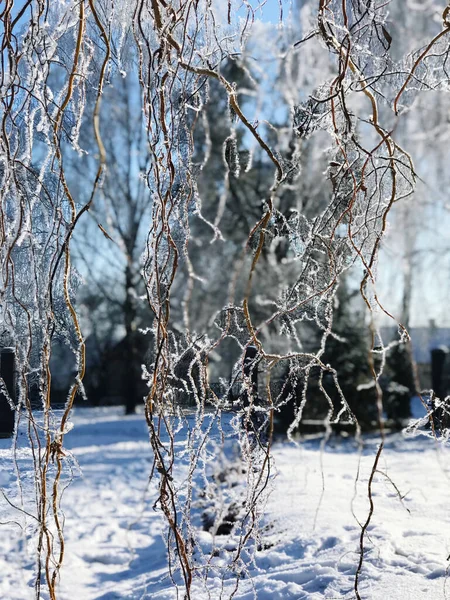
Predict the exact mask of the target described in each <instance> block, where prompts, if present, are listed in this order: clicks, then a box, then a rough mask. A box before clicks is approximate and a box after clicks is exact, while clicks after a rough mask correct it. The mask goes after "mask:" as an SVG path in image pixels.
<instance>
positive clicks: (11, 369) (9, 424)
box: [0, 348, 15, 437]
mask: <svg viewBox="0 0 450 600" xmlns="http://www.w3.org/2000/svg"><path fill="white" fill-rule="evenodd" d="M0 374H1V376H2V379H3V381H4V382H5V385H6V389H7V391H8V394H9V397H10V398H11V400H12V401H13V403H14V404H15V356H14V350H13V349H12V348H2V349H1V350H0ZM14 415H15V413H14V410H13V409H12V407H11V405H10V403H9V402H8V398H7V397H6V395H5V394H4V393H2V392H1V391H0V437H11V436H12V434H13V431H14Z"/></svg>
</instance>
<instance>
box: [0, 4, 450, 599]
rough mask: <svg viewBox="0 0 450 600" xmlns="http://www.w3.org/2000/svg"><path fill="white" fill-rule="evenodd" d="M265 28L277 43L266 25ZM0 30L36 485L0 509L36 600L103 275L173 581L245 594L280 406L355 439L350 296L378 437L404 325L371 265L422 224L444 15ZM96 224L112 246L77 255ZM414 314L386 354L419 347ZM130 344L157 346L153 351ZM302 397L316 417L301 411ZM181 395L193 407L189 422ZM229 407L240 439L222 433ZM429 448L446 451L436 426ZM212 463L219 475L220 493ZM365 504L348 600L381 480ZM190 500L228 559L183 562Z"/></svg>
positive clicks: (52, 568) (40, 12) (23, 486)
mask: <svg viewBox="0 0 450 600" xmlns="http://www.w3.org/2000/svg"><path fill="white" fill-rule="evenodd" d="M400 4H401V5H402V6H400ZM269 5H273V6H270V7H269ZM269 8H270V10H271V11H272V12H271V15H274V14H277V20H278V25H274V24H270V23H268V21H267V20H261V15H264V14H265V11H268V10H269ZM0 10H1V16H2V30H1V33H2V54H1V60H2V65H1V113H0V114H1V144H0V152H1V154H0V178H1V189H2V196H1V212H0V253H1V254H0V256H1V270H0V277H1V285H0V291H1V304H0V335H1V345H2V346H7V347H12V348H14V350H15V353H16V360H17V372H18V378H17V401H16V402H17V405H14V404H13V401H12V400H11V403H12V407H13V409H14V410H15V418H16V427H15V432H16V435H15V437H14V440H13V447H14V448H15V449H16V454H15V456H16V458H17V453H19V452H21V451H23V446H24V442H23V441H22V440H20V443H19V440H18V438H17V432H18V430H19V426H20V424H21V423H22V422H26V424H27V434H28V440H27V442H26V444H25V446H26V447H27V448H28V449H29V451H30V452H31V455H32V458H33V465H34V467H33V469H34V476H33V477H32V478H31V479H26V480H23V478H22V474H21V472H20V469H19V467H18V466H17V468H16V474H17V486H18V487H17V492H15V493H14V496H13V497H12V499H9V497H8V496H7V495H5V496H4V497H5V499H6V502H7V503H8V509H9V510H12V508H14V511H13V512H14V517H13V519H14V520H15V521H17V522H18V523H19V525H20V526H21V527H24V528H25V530H26V532H27V535H31V536H32V539H33V540H34V543H35V544H36V561H37V568H36V580H35V589H36V597H37V598H40V597H41V594H44V595H43V597H47V594H48V597H49V598H50V599H51V600H56V598H57V597H58V581H59V575H60V570H61V567H62V565H63V561H64V553H65V546H64V513H63V509H64V496H63V492H64V489H65V487H66V486H67V485H69V483H70V481H71V479H72V477H73V469H74V466H75V465H74V459H73V458H72V457H71V456H70V454H68V453H67V452H66V451H65V450H64V441H65V436H66V435H67V434H68V432H69V431H70V428H71V422H70V415H71V411H72V408H73V405H74V402H75V399H76V397H78V396H80V395H81V396H83V395H84V394H85V390H84V386H83V380H84V378H85V371H86V358H85V350H86V349H85V334H84V333H83V330H82V327H81V325H80V316H79V312H78V310H79V311H80V312H82V311H83V308H82V306H81V304H80V303H79V307H78V306H77V292H78V291H79V292H80V294H83V292H82V289H81V287H80V286H81V276H80V275H79V272H81V271H83V273H87V275H86V276H85V278H86V279H87V280H88V281H89V280H90V278H91V280H95V278H96V277H98V273H100V272H102V270H103V272H106V273H108V272H109V273H112V272H113V269H114V268H117V269H118V270H119V272H120V273H121V274H120V275H119V276H118V277H120V279H118V280H117V281H120V282H122V283H121V284H120V285H121V286H122V287H121V290H120V292H118V291H117V289H116V288H115V286H114V285H112V286H110V285H109V284H105V280H100V279H99V281H98V286H99V288H100V289H101V288H102V287H103V292H104V294H105V297H111V298H112V299H113V300H114V302H115V303H116V304H117V306H120V307H121V310H123V314H124V315H125V316H124V321H123V327H124V329H125V330H126V333H127V334H128V335H127V339H128V342H127V343H128V346H127V347H126V351H127V353H128V354H130V355H134V356H139V359H140V362H141V364H142V372H135V371H133V370H132V371H131V372H130V389H132V390H133V394H134V395H135V394H138V389H139V388H138V382H139V381H141V379H142V377H144V379H145V381H146V385H147V388H146V389H147V393H146V395H145V397H144V398H143V399H142V402H143V404H144V406H145V417H146V421H147V424H148V430H149V440H150V444H151V447H152V450H153V456H154V462H153V467H152V470H151V477H153V478H154V479H157V480H158V482H159V497H158V498H155V499H154V502H155V508H156V509H157V510H159V511H160V512H161V514H162V516H163V518H164V519H165V522H166V526H167V551H168V564H169V570H170V573H171V577H172V580H173V584H174V586H176V587H177V588H178V589H179V591H180V597H185V598H194V595H192V593H191V590H192V588H193V586H194V584H195V586H203V588H204V589H206V590H207V589H208V586H209V585H210V584H209V580H208V573H209V571H210V570H211V569H215V572H219V573H220V574H221V577H223V578H227V579H229V578H230V577H234V578H235V581H236V584H235V593H236V592H237V590H238V587H239V581H240V579H241V578H242V577H244V576H245V574H246V569H247V568H248V565H249V564H250V563H251V561H252V553H253V552H255V550H256V548H257V546H258V543H260V539H261V532H260V531H259V527H258V525H259V521H260V518H261V515H262V511H263V508H264V502H265V500H266V498H267V494H268V493H269V490H270V485H271V484H270V481H271V477H272V460H271V443H272V434H273V428H274V420H276V418H277V415H278V413H279V411H280V409H281V408H282V407H283V406H285V405H289V406H291V413H292V419H291V424H290V425H289V427H288V434H289V435H290V436H292V435H294V433H295V431H296V429H297V427H298V425H299V423H300V422H301V420H302V419H303V418H304V416H305V415H306V414H307V413H308V410H309V411H310V413H309V414H310V415H312V416H313V417H315V418H320V419H322V420H323V422H324V425H325V429H326V431H328V432H329V431H331V428H332V427H333V425H335V424H337V423H343V422H344V423H349V424H351V425H352V430H353V431H354V432H355V434H356V435H357V436H359V434H360V424H359V420H358V414H357V413H358V410H360V409H359V408H358V407H355V406H352V405H351V404H350V402H349V401H348V399H347V395H346V394H345V393H344V391H343V388H342V386H341V384H340V373H339V369H338V368H337V367H336V365H334V364H332V363H331V362H328V359H326V351H327V347H329V344H331V343H333V339H337V338H339V335H342V334H339V333H338V332H337V331H336V327H335V326H334V315H335V310H336V309H337V307H338V306H339V293H340V291H342V290H343V289H344V286H345V285H348V281H350V280H351V281H352V282H355V281H357V282H358V285H357V288H359V294H360V297H361V298H362V300H363V303H364V306H365V307H366V309H367V317H366V320H365V323H366V325H365V326H367V327H369V329H370V336H371V344H370V348H368V351H367V365H368V367H367V368H368V372H367V374H368V376H367V378H366V380H364V381H359V382H355V386H356V385H358V384H359V386H360V389H361V390H366V392H365V393H367V397H369V396H370V398H372V400H371V401H374V406H375V407H376V411H375V413H374V417H375V418H376V419H377V420H378V426H379V429H380V431H381V434H383V392H382V388H381V385H380V376H381V374H382V372H383V368H384V362H385V354H386V352H387V350H388V348H389V344H388V343H387V342H386V341H385V340H383V339H382V337H381V335H380V332H379V330H378V329H377V323H376V320H375V316H374V315H376V314H380V313H384V314H386V315H388V316H389V317H390V318H391V319H392V322H393V323H396V322H397V321H396V318H395V317H394V316H393V315H392V314H391V308H390V306H389V304H388V303H385V302H383V301H382V300H381V299H380V297H379V295H378V293H377V285H376V284H377V259H378V255H379V251H380V245H381V243H382V240H383V236H384V234H385V232H386V229H387V227H388V224H389V222H390V215H391V213H393V212H395V211H400V210H401V208H400V207H401V206H402V205H406V204H407V203H410V204H409V206H410V207H411V209H409V210H415V209H414V208H413V207H414V206H415V204H414V202H415V196H413V194H414V191H415V185H416V181H417V179H418V175H417V173H416V171H415V167H414V164H413V160H412V156H411V153H412V152H413V150H414V148H411V147H408V145H407V144H405V143H403V141H402V139H401V137H402V136H400V135H397V133H396V132H397V129H398V128H399V123H401V122H402V119H404V120H407V119H408V115H409V114H410V113H411V112H413V111H414V106H413V104H414V105H415V106H417V107H418V108H417V110H418V111H419V115H422V117H421V118H424V119H428V110H429V109H428V107H427V100H425V101H422V97H432V98H437V97H438V98H439V102H441V103H442V106H441V109H440V110H442V111H444V108H445V106H446V105H445V102H448V100H445V99H444V100H443V99H442V98H444V94H443V93H441V92H447V91H448V86H449V75H448V71H447V69H448V56H449V51H450V13H449V7H446V6H444V3H443V2H441V3H438V2H437V1H436V2H428V3H424V5H423V7H418V6H417V5H415V4H414V5H413V3H412V2H401V3H400V2H392V4H390V3H389V2H385V1H384V0H383V1H381V0H361V1H360V0H304V1H299V2H298V3H297V4H295V5H294V6H287V5H286V4H285V3H281V2H280V3H277V2H276V0H268V2H261V5H259V4H258V3H257V2H248V1H247V0H242V1H234V0H233V1H231V0H229V1H228V2H225V1H220V2H219V0H183V1H182V0H177V1H173V2H166V1H164V0H127V1H117V0H116V1H114V0H97V1H95V0H81V1H80V0H78V1H77V2H74V1H72V0H65V1H64V2H50V0H27V1H25V0H24V1H23V2H21V3H20V4H13V2H12V1H11V0H6V2H5V3H3V5H2V7H1V9H0ZM419 13H420V14H419ZM419 17H420V19H421V20H420V22H421V23H422V25H423V30H422V31H419V32H417V31H414V27H413V24H414V23H415V22H416V19H419ZM392 24H393V25H392ZM408 27H411V28H412V29H411V31H412V32H413V33H414V35H410V34H409V33H408ZM263 60H266V61H267V62H266V63H264V62H262V61H263ZM438 92H439V93H440V94H438ZM114 107H116V108H117V107H119V109H118V110H117V112H116V113H114ZM442 107H444V108H442ZM420 109H422V110H423V112H420ZM114 115H115V116H114ZM424 115H425V116H424ZM418 118H419V117H418ZM430 118H434V117H430ZM408 122H409V121H408ZM411 123H412V121H411ZM437 127H439V124H437ZM127 132H128V133H127ZM403 137H405V138H406V137H407V136H403ZM122 182H126V183H123V186H124V187H123V189H122V188H121V187H120V186H121V185H122ZM402 210H403V209H402ZM94 230H96V232H97V233H98V231H99V230H100V231H101V236H102V244H103V245H104V246H103V245H101V244H99V245H98V247H94V246H93V245H91V246H90V245H89V237H90V236H91V237H92V236H93V235H94V234H93V231H94ZM77 236H78V237H77ZM104 249H105V250H104ZM72 251H73V253H74V256H76V257H77V260H78V263H77V264H78V265H79V269H78V270H76V269H75V268H74V267H73V266H72V261H71V258H72ZM83 265H84V266H83ZM114 265H116V266H114ZM96 269H97V270H96ZM122 284H123V285H122ZM117 285H118V284H117ZM405 289H406V290H407V286H406V287H405ZM341 301H342V300H341ZM344 301H345V300H344ZM404 306H405V307H406V308H405V311H406V312H404V314H403V315H402V316H401V319H398V323H397V325H398V333H399V336H398V339H397V340H396V341H395V342H393V343H392V344H391V345H398V344H406V343H407V342H408V339H409V336H408V331H407V327H408V321H409V314H408V302H406V303H405V305H404ZM138 313H139V314H141V315H145V316H144V317H143V318H142V319H141V320H140V321H139V319H138ZM144 325H145V326H144ZM138 327H139V328H140V329H141V333H140V334H139V335H141V336H142V337H144V336H145V339H146V341H147V347H151V351H150V352H147V353H145V354H144V353H142V356H141V355H140V354H139V353H140V350H139V348H140V347H142V346H139V343H137V342H136V341H135V340H136V336H137V328H138ZM55 341H59V343H63V344H64V345H66V346H67V347H68V348H70V349H71V351H72V352H73V355H74V357H75V361H74V364H75V365H76V373H75V375H74V377H73V381H72V385H71V387H70V390H69V391H68V395H67V400H66V403H65V406H64V409H63V410H62V411H61V410H59V411H57V410H54V408H53V407H52V398H51V394H50V384H51V378H52V375H53V373H52V369H51V364H50V361H51V357H52V350H53V347H54V343H55ZM230 363H231V364H233V365H234V367H233V377H232V380H231V382H230V379H229V377H228V375H229V373H228V365H229V364H230ZM221 365H224V366H223V367H222V366H221ZM256 372H258V373H259V378H258V379H257V378H256V376H255V373H256ZM212 382H214V384H215V385H211V383H212ZM418 386H419V384H417V387H418ZM236 387H237V388H238V391H237V392H236ZM312 387H313V388H314V390H315V392H316V393H315V396H314V397H315V398H317V397H320V401H319V402H318V403H317V404H316V405H313V406H310V403H311V402H310V389H311V388H312ZM32 389H34V390H38V391H37V396H38V406H36V402H35V403H34V406H32V401H31V393H30V390H32ZM183 394H188V395H189V396H190V397H191V398H193V405H194V407H195V419H194V421H193V423H194V424H193V425H192V422H191V425H189V426H188V422H187V421H186V420H185V418H184V412H183V406H182V403H181V402H180V397H182V396H183ZM436 406H437V407H438V408H439V409H440V410H441V412H442V411H444V412H445V411H446V405H445V403H442V402H440V401H438V402H437V404H436ZM36 408H39V410H34V411H33V409H36ZM133 408H134V406H133V405H132V406H131V408H130V410H133ZM430 410H431V409H430ZM229 411H234V416H233V418H232V419H231V423H232V428H231V429H229V428H225V429H223V428H222V416H223V414H224V412H227V413H228V412H229ZM433 422H434V421H433ZM423 425H424V423H419V424H418V425H417V427H422V426H423ZM213 430H215V431H216V430H218V431H219V432H220V433H221V435H220V436H216V437H213V436H211V435H210V434H211V431H213ZM411 432H412V433H414V432H415V426H411ZM437 433H438V434H439V435H442V436H443V438H444V439H446V437H447V435H448V434H447V430H446V427H445V424H444V425H443V428H442V431H439V432H436V431H435V430H434V428H432V430H431V431H430V434H435V435H437ZM233 440H234V441H235V442H237V443H238V445H239V449H240V458H239V461H237V462H236V465H237V466H235V467H234V469H238V471H239V475H240V476H242V477H244V478H246V494H245V497H244V498H240V499H237V500H236V499H233V497H232V494H231V492H230V489H231V487H232V482H231V480H230V477H231V479H232V478H233V477H234V476H236V471H233V469H232V470H231V471H230V469H229V468H228V470H227V468H226V464H228V459H229V450H228V449H229V447H230V445H232V442H233ZM382 447H383V445H382V444H381V446H380V447H379V450H378V453H377V455H376V457H375V460H374V467H373V472H375V470H376V469H377V462H378V459H379V457H380V453H381V452H382ZM227 453H228V454H227ZM212 461H214V462H215V463H216V465H217V464H218V463H220V461H222V462H223V464H224V469H223V473H225V474H226V478H228V480H227V482H228V483H226V484H224V481H220V478H219V479H218V478H217V477H215V476H214V473H213V470H212V468H211V462H212ZM16 464H17V463H16ZM199 473H200V474H201V477H202V480H203V482H204V489H203V496H201V497H200V495H199V490H198V488H195V486H194V481H198V479H197V476H198V474H199ZM233 473H234V474H233ZM32 486H34V488H33V495H31V494H30V490H31V487H32ZM227 486H228V487H227ZM368 494H369V499H370V511H368V516H367V521H366V523H363V524H362V526H361V541H360V550H361V552H360V562H359V566H358V570H357V574H356V580H355V594H356V597H358V598H359V591H358V577H359V573H360V570H361V565H362V561H363V552H364V542H365V532H366V529H367V527H368V525H369V523H370V519H371V515H372V512H373V500H372V498H371V481H370V482H369V490H368ZM198 502H203V503H204V504H205V506H206V505H208V506H209V508H211V506H212V509H211V510H210V513H208V510H209V509H208V507H207V508H206V509H205V515H206V517H205V518H208V517H207V515H208V514H210V517H209V518H210V520H211V522H210V525H209V526H210V527H211V528H213V529H214V528H216V530H217V528H219V527H220V526H224V524H225V525H226V523H227V522H229V521H230V520H231V521H232V522H233V524H234V527H235V529H234V533H235V535H236V536H237V538H236V539H237V543H236V545H235V547H234V548H233V550H230V552H229V553H228V558H227V561H226V563H225V564H222V563H221V564H217V565H215V563H214V560H213V559H214V557H213V556H212V555H208V554H203V553H199V552H198V551H197V550H196V549H198V548H199V547H201V544H200V542H198V541H197V537H198V534H199V528H198V524H196V523H195V522H193V519H192V509H193V506H196V503H197V504H198ZM208 503H209V504H208ZM197 589H198V588H197ZM233 595H234V594H233Z"/></svg>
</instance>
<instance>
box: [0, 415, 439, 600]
mask: <svg viewBox="0 0 450 600" xmlns="http://www.w3.org/2000/svg"><path fill="white" fill-rule="evenodd" d="M73 422H74V425H75V426H74V428H73V430H72V431H71V432H70V433H69V434H68V435H67V437H66V443H67V446H68V447H69V448H70V449H71V452H72V453H73V455H74V457H76V459H77V461H78V463H79V465H80V468H81V472H82V475H79V473H78V472H77V471H75V473H74V475H75V478H74V481H73V482H72V484H71V485H70V486H69V487H68V488H67V490H66V491H65V493H64V496H63V502H62V505H63V507H64V512H65V516H66V518H65V537H66V556H65V561H64V566H63V569H62V573H61V581H60V593H59V596H58V600H75V599H76V600H94V599H95V600H113V599H120V598H123V599H140V598H142V599H144V598H147V599H152V600H153V599H154V600H169V599H173V598H176V597H177V594H176V589H175V588H174V586H173V584H172V582H171V580H170V578H169V576H168V568H167V557H166V553H165V542H164V535H165V533H166V530H165V527H164V524H163V522H162V519H161V515H160V513H159V512H157V511H155V510H153V504H154V500H155V484H153V483H152V484H150V485H149V483H148V475H149V471H150V466H151V452H150V447H149V442H148V434H147V429H146V425H145V422H144V418H143V417H142V416H139V415H137V416H131V417H122V416H121V414H120V412H119V411H118V410H116V409H111V408H103V409H95V410H94V409H77V410H76V413H75V415H74V418H73ZM378 443H379V439H377V438H376V437H374V436H372V437H369V438H366V439H365V446H364V450H363V452H362V454H361V455H360V453H359V451H358V446H357V444H356V443H355V442H354V441H353V440H351V439H342V438H340V439H334V438H332V439H331V440H330V441H329V442H328V444H327V446H326V447H325V450H324V452H321V451H320V442H319V440H309V441H307V442H304V443H302V444H301V445H300V446H294V445H292V444H288V443H287V442H284V443H276V444H275V446H274V448H273V455H274V460H275V467H276V469H275V470H276V476H275V477H274V480H273V483H272V487H273V491H272V493H271V495H270V498H269V501H268V504H267V506H266V509H265V515H264V520H263V540H262V543H261V544H260V547H259V550H257V551H256V552H255V560H254V564H252V565H250V567H249V576H246V577H245V578H243V579H242V580H241V582H240V586H239V589H238V591H237V593H236V594H235V595H234V598H236V599H240V600H247V599H248V600H250V599H251V598H257V600H281V599H286V598H289V599H292V600H321V599H330V600H331V599H334V598H336V599H337V598H340V599H345V598H354V597H355V595H354V592H353V585H354V576H355V570H356V565H357V563H358V559H359V538H360V531H361V528H360V524H359V523H363V522H364V521H365V520H366V518H367V514H368V510H369V503H368V499H367V484H368V478H369V475H370V471H371V468H372V464H373V460H374V456H375V453H376V450H377V447H378ZM9 445H10V442H9V441H8V440H0V485H1V486H2V487H3V488H4V489H5V490H6V491H10V493H11V494H13V491H12V490H13V487H14V485H15V480H16V478H15V474H14V471H13V470H12V468H11V455H10V449H9ZM27 456H28V455H27V451H26V450H25V449H24V450H19V455H18V466H19V468H20V469H21V475H22V481H23V485H24V489H25V491H26V490H27V489H31V481H30V478H31V473H30V472H29V471H28V472H27V468H28V469H29V456H28V462H27ZM448 459H449V450H448V449H447V448H445V447H443V446H441V445H438V444H436V443H435V442H434V441H433V440H430V439H428V438H424V437H420V438H414V439H405V438H403V437H402V435H400V434H396V435H392V436H389V437H388V439H387V442H386V446H385V448H384V450H383V453H382V456H381V459H380V463H379V465H378V468H379V473H377V474H376V476H375V479H374V486H373V500H374V505H375V509H374V514H373V518H372V521H371V525H370V527H369V530H368V535H367V539H366V554H365V559H364V564H363V568H362V573H361V580H360V591H361V597H362V598H363V599H364V600H366V599H367V600H369V599H370V600H425V599H429V600H437V599H441V598H442V599H443V600H444V599H445V598H446V597H448V598H450V583H448V584H447V585H446V569H447V566H448V564H449V563H448V562H447V558H448V557H449V554H450V502H449V493H450V477H449V475H450V464H449V460H448ZM21 461H22V462H21ZM27 465H28V467H27ZM357 476H358V477H357ZM394 484H395V486H396V487H394ZM198 485H201V482H200V481H199V482H198ZM237 487H239V485H238V486H237ZM236 493H238V492H236ZM399 494H400V496H401V498H400V497H399ZM9 497H12V496H9ZM8 517H9V518H8ZM17 520H20V519H19V518H18V517H17V513H16V511H14V510H13V509H12V508H11V507H10V506H9V505H8V504H7V502H6V500H5V499H4V498H2V497H1V496H0V521H2V523H3V524H2V526H0V598H1V599H2V600H28V599H31V598H34V591H33V587H32V586H33V569H34V556H33V544H32V542H31V541H30V540H28V539H27V537H26V535H24V534H23V533H22V532H21V529H20V528H19V527H18V526H17V525H16V524H14V523H12V522H10V523H9V524H8V523H6V522H7V521H17ZM5 523H6V524H5ZM198 535H199V539H200V540H201V541H202V546H203V549H207V550H211V549H216V552H215V554H216V556H217V561H218V562H220V561H221V560H222V561H224V560H226V556H227V554H226V552H227V550H229V551H230V552H231V551H232V550H233V548H232V546H233V543H234V541H233V536H232V535H231V536H226V535H225V536H224V535H221V536H219V535H217V536H215V537H213V536H212V535H211V534H210V533H209V532H206V531H205V532H202V531H199V534H198ZM446 588H447V589H446ZM208 589H209V595H208V592H207V591H206V590H205V587H204V586H197V587H196V585H194V591H193V594H192V600H206V598H208V597H209V598H211V599H212V600H216V599H217V600H218V599H219V598H222V599H223V600H227V599H228V598H230V596H231V594H232V592H233V589H234V580H233V579H232V578H230V579H229V580H228V579H226V578H225V579H224V581H223V582H222V579H221V578H219V577H217V574H216V572H215V571H214V569H212V570H211V575H210V578H209V580H208ZM446 592H447V596H446ZM43 597H44V598H45V597H46V596H45V594H44V595H43ZM179 598H180V599H181V598H183V594H182V593H181V592H180V593H179Z"/></svg>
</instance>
